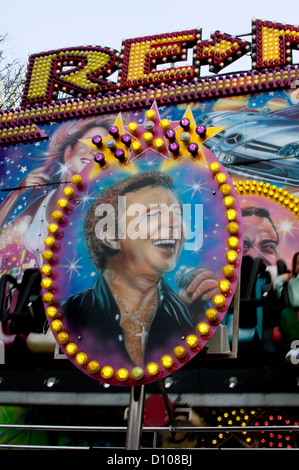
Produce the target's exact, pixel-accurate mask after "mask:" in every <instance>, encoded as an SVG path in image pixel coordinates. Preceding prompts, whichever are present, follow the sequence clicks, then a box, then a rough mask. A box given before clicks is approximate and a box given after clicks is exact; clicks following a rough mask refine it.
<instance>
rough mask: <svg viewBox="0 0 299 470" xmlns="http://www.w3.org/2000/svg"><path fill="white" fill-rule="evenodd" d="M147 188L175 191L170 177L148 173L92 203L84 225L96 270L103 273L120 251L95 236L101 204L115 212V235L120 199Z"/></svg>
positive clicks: (141, 174) (130, 179) (102, 195)
mask: <svg viewBox="0 0 299 470" xmlns="http://www.w3.org/2000/svg"><path fill="white" fill-rule="evenodd" d="M146 186H162V187H163V188H166V189H169V190H171V191H173V190H174V187H173V180H172V178H171V177H170V176H169V175H166V174H164V173H161V172H160V171H146V172H141V173H138V174H137V175H136V176H131V177H129V178H125V179H123V180H121V181H119V182H117V183H116V184H114V185H112V186H110V187H109V188H107V189H106V190H105V191H103V192H102V193H101V194H100V195H99V197H98V198H97V199H96V200H95V201H94V202H93V203H92V205H91V206H90V208H89V209H88V211H87V214H86V217H85V223H84V236H85V242H86V246H87V248H88V252H89V257H90V259H91V261H92V262H93V264H94V265H95V266H96V268H97V269H98V270H99V271H101V270H103V269H104V268H105V265H106V259H107V256H108V257H109V256H114V255H115V254H116V253H117V252H118V251H117V250H113V249H112V248H109V247H108V246H107V245H105V244H104V243H103V242H102V241H101V240H100V239H99V238H97V237H96V235H95V227H96V224H97V222H98V218H97V217H96V215H95V211H96V208H97V207H98V206H99V205H101V204H110V205H111V206H112V207H113V208H114V211H115V233H117V230H118V197H119V196H124V195H125V194H127V193H131V192H134V191H138V190H139V189H141V188H145V187H146Z"/></svg>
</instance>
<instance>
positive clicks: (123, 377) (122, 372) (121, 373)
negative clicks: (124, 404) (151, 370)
mask: <svg viewBox="0 0 299 470" xmlns="http://www.w3.org/2000/svg"><path fill="white" fill-rule="evenodd" d="M115 377H116V378H117V380H119V381H120V382H126V381H127V380H128V379H129V372H128V371H127V369H124V368H121V369H118V370H117V371H116V373H115Z"/></svg>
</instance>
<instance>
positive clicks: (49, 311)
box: [46, 306, 58, 318]
mask: <svg viewBox="0 0 299 470" xmlns="http://www.w3.org/2000/svg"><path fill="white" fill-rule="evenodd" d="M57 315H58V312H57V308H56V307H53V306H51V307H48V308H47V309H46V316H47V317H49V318H55V317H57Z"/></svg>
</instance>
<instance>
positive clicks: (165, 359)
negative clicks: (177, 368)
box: [160, 354, 174, 369]
mask: <svg viewBox="0 0 299 470" xmlns="http://www.w3.org/2000/svg"><path fill="white" fill-rule="evenodd" d="M160 363H161V365H162V366H163V367H165V369H171V368H172V367H173V364H174V362H173V358H172V357H171V356H170V355H168V354H165V356H162V357H161V359H160Z"/></svg>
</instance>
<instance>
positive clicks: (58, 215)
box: [52, 211, 63, 222]
mask: <svg viewBox="0 0 299 470" xmlns="http://www.w3.org/2000/svg"><path fill="white" fill-rule="evenodd" d="M52 219H53V220H55V221H56V222H61V221H62V220H63V214H62V212H61V211H54V212H53V213H52Z"/></svg>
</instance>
